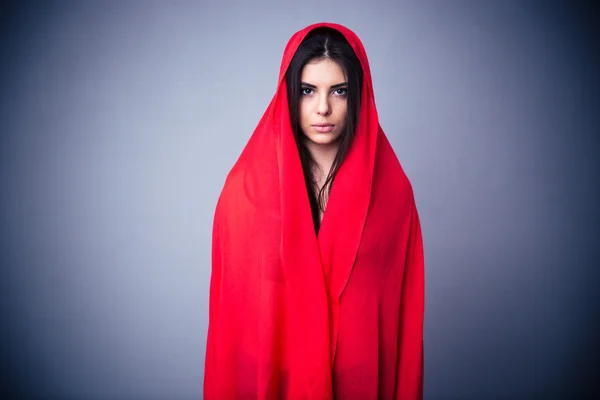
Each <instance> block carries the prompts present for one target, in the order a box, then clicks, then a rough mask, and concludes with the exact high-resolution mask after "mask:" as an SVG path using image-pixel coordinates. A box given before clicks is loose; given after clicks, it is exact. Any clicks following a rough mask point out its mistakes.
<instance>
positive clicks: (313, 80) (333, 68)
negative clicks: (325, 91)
mask: <svg viewBox="0 0 600 400" xmlns="http://www.w3.org/2000/svg"><path fill="white" fill-rule="evenodd" d="M345 79H346V77H345V74H344V70H343V69H342V67H341V66H340V65H339V64H338V63H337V62H335V61H333V60H332V59H330V58H325V59H320V60H317V61H312V62H308V63H306V65H305V66H304V68H302V76H301V80H302V82H305V83H310V84H312V85H315V86H319V85H325V86H328V85H336V84H338V83H342V82H344V80H345Z"/></svg>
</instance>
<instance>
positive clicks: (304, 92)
mask: <svg viewBox="0 0 600 400" xmlns="http://www.w3.org/2000/svg"><path fill="white" fill-rule="evenodd" d="M312 91H313V90H312V89H309V88H302V94H303V95H305V96H308V95H309V94H312Z"/></svg>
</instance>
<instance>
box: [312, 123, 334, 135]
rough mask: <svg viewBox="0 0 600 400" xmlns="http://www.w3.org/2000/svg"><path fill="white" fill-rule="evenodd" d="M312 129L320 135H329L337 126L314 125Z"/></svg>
mask: <svg viewBox="0 0 600 400" xmlns="http://www.w3.org/2000/svg"><path fill="white" fill-rule="evenodd" d="M312 127H313V129H314V130H315V131H317V132H319V133H327V132H331V131H332V130H333V128H335V125H331V124H317V125H313V126H312Z"/></svg>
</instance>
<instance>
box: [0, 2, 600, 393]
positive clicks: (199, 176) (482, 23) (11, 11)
mask: <svg viewBox="0 0 600 400" xmlns="http://www.w3.org/2000/svg"><path fill="white" fill-rule="evenodd" d="M1 7H2V8H1V9H0V10H1V11H0V35H1V37H0V40H1V41H0V44H1V53H0V60H1V65H0V84H1V87H0V107H1V108H0V132H1V136H0V189H1V195H2V197H1V203H0V223H1V227H2V231H1V242H0V257H1V258H0V261H1V263H2V265H1V267H2V269H1V276H0V299H1V303H0V304H1V305H0V312H1V317H2V319H1V330H0V334H1V340H2V342H1V343H2V345H1V352H0V368H1V370H0V371H1V373H2V375H1V376H2V378H1V379H2V380H1V381H0V382H1V383H2V390H3V391H5V392H6V393H10V394H21V395H24V396H25V395H30V396H33V397H37V396H39V397H40V398H56V399H193V398H201V397H202V379H203V362H204V354H205V338H206V329H207V301H208V284H209V276H210V246H211V242H210V232H211V222H212V214H213V210H214V206H215V203H216V200H217V197H218V195H219V192H220V189H221V187H222V184H223V181H224V179H225V176H226V174H227V172H228V171H229V169H230V168H231V166H232V165H233V163H234V161H235V160H236V159H237V157H238V155H239V153H240V151H241V150H242V148H243V146H244V144H245V143H246V141H247V139H248V138H249V135H250V134H251V132H252V131H253V129H254V127H255V126H256V124H257V123H258V120H259V119H260V117H261V116H262V113H263V112H264V110H265V108H266V106H267V105H268V103H269V101H270V100H271V97H272V95H273V93H274V91H275V85H276V80H277V74H278V72H279V64H280V59H281V55H282V52H283V49H284V46H285V44H286V42H287V40H288V39H289V37H290V36H291V35H292V34H293V33H294V32H296V31H297V30H299V29H301V28H303V27H304V26H306V25H308V24H310V23H313V22H318V21H334V22H338V23H342V24H344V25H346V26H348V27H349V28H351V29H353V30H354V31H355V32H357V34H358V35H359V36H360V38H361V39H362V40H363V42H364V45H365V47H366V50H367V54H368V56H369V60H370V63H371V68H372V74H373V81H374V86H375V96H376V102H377V106H378V111H379V115H380V120H381V125H382V126H383V128H384V130H385V132H386V133H387V135H388V137H389V138H390V141H391V143H392V145H393V147H394V149H395V150H396V153H397V155H398V157H399V159H400V161H401V163H402V165H403V166H404V168H405V170H406V172H407V174H408V176H409V178H410V179H411V181H412V183H413V186H414V189H415V193H416V200H417V206H418V208H419V211H420V214H421V220H422V228H423V235H424V244H425V254H426V257H425V260H426V279H427V281H426V288H427V291H426V317H425V335H424V339H425V363H426V364H425V374H426V380H425V397H426V398H427V399H488V398H490V399H491V398H497V399H508V398H511V399H512V398H533V397H532V396H536V395H544V396H546V398H548V396H551V395H553V394H559V393H562V394H565V393H571V394H578V393H579V394H582V393H584V391H588V392H589V391H590V390H593V385H594V384H595V385H596V389H597V388H598V386H597V383H595V382H597V381H595V378H597V377H598V358H597V357H595V355H596V354H600V349H599V347H598V340H597V337H596V335H598V334H599V330H598V325H597V322H598V319H597V315H598V311H599V309H598V307H597V306H596V305H595V304H594V303H593V300H594V299H595V297H596V296H595V293H594V291H595V290H596V288H597V285H596V279H597V276H598V274H597V273H596V271H595V269H594V268H595V266H596V264H597V263H598V260H599V251H598V246H597V235H598V225H599V223H600V219H599V212H598V208H597V204H599V203H600V201H599V199H598V195H597V190H596V189H597V178H598V174H597V173H596V172H597V168H598V139H597V138H596V135H597V134H598V126H599V120H598V114H597V111H598V105H599V103H598V99H599V95H598V78H597V74H596V70H595V68H598V66H599V63H598V52H597V47H594V43H593V42H592V41H591V40H590V37H591V36H590V33H591V32H592V30H593V26H592V25H590V24H588V22H589V21H590V20H591V19H586V14H585V12H586V10H584V9H578V8H575V6H573V5H571V6H568V5H566V3H565V5H559V3H557V2H553V3H550V2H548V3H543V2H536V3H533V2H516V1H515V2H508V1H498V2H475V1H473V2H463V1H435V2H427V3H423V2H412V1H410V2H398V4H395V5H394V4H392V3H390V4H387V3H377V2H370V3H369V4H367V2H362V3H359V2H344V3H329V2H326V3H322V2H296V3H293V4H292V3H290V4H285V3H281V2H279V1H267V0H262V1H254V2H248V5H246V2H241V1H240V2H239V4H235V3H232V2H229V3H227V2H224V3H223V2H214V3H207V2H186V3H182V2H179V3H172V2H142V1H137V2H133V1H130V2H116V1H114V2H95V3H94V2H91V1H85V2H72V3H71V2H44V3H40V4H34V3H31V4H29V3H6V2H4V3H3V5H2V6H1ZM599 70H600V69H599Z"/></svg>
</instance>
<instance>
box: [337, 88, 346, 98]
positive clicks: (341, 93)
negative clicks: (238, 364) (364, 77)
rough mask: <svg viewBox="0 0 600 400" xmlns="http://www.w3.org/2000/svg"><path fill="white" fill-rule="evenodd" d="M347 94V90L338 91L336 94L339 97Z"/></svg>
mask: <svg viewBox="0 0 600 400" xmlns="http://www.w3.org/2000/svg"><path fill="white" fill-rule="evenodd" d="M346 93H347V89H337V90H336V91H335V94H337V95H338V96H345V95H346Z"/></svg>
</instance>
